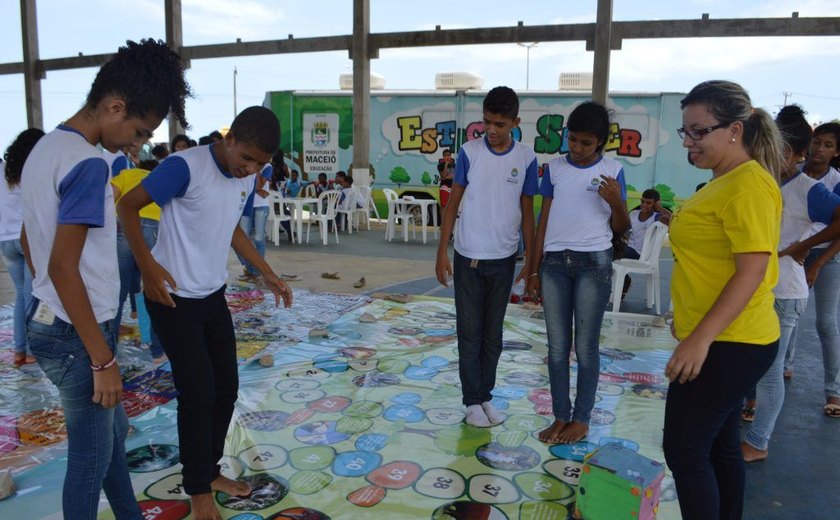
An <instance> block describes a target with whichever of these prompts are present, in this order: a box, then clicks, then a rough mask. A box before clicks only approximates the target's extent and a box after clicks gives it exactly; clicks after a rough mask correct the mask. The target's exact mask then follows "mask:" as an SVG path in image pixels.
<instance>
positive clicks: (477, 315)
mask: <svg viewBox="0 0 840 520" xmlns="http://www.w3.org/2000/svg"><path fill="white" fill-rule="evenodd" d="M473 264H474V265H473ZM515 268H516V255H511V256H509V257H508V258H502V259H499V260H471V259H469V258H467V257H465V256H462V255H461V254H459V253H458V252H457V251H456V252H455V265H454V276H453V282H454V284H455V315H456V328H457V331H458V373H459V375H460V377H461V393H462V397H463V399H462V402H463V403H464V404H465V405H466V406H472V405H474V404H481V403H484V402H487V401H490V400H491V399H492V398H493V396H492V395H490V392H492V391H493V388H494V387H495V386H496V367H497V366H498V365H499V357H500V356H501V355H502V332H503V330H504V327H503V326H504V320H505V311H506V310H507V304H508V301H509V299H510V289H511V286H512V285H513V273H514V269H515Z"/></svg>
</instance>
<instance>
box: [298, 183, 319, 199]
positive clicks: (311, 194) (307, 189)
mask: <svg viewBox="0 0 840 520" xmlns="http://www.w3.org/2000/svg"><path fill="white" fill-rule="evenodd" d="M317 196H318V195H317V191H316V190H315V185H314V184H312V183H309V184H307V185H306V186H304V187H303V189H302V190H300V191H299V192H298V197H305V198H310V199H314V198H315V197H317Z"/></svg>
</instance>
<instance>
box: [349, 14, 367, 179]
mask: <svg viewBox="0 0 840 520" xmlns="http://www.w3.org/2000/svg"><path fill="white" fill-rule="evenodd" d="M369 35H370V0H353V44H352V50H351V57H352V58H353V171H352V172H350V174H351V175H352V176H353V181H354V184H355V185H357V186H367V185H368V184H369V183H370V47H369V45H368V43H369Z"/></svg>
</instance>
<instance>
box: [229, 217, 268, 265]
mask: <svg viewBox="0 0 840 520" xmlns="http://www.w3.org/2000/svg"><path fill="white" fill-rule="evenodd" d="M268 209H269V208H268V206H265V207H262V208H254V214H253V216H245V215H243V216H242V217H240V219H239V227H241V228H242V231H244V232H245V234H246V235H248V236H249V237H250V236H251V230H252V229H253V230H254V247H255V248H257V253H259V254H260V256H261V257H263V258H265V225H266V223H267V222H268ZM236 257H237V258H239V263H241V264H242V265H244V266H245V270H246V271H247V272H248V274H254V275H256V274H259V271H258V270H257V268H256V267H254V266H253V265H251V264H250V263H248V261H246V260H245V259H244V258H242V257H241V256H239V253H237V254H236Z"/></svg>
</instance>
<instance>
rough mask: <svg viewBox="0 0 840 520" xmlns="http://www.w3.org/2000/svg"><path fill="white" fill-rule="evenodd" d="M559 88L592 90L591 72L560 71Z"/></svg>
mask: <svg viewBox="0 0 840 520" xmlns="http://www.w3.org/2000/svg"><path fill="white" fill-rule="evenodd" d="M559 88H560V90H592V73H591V72H561V73H560V82H559Z"/></svg>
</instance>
